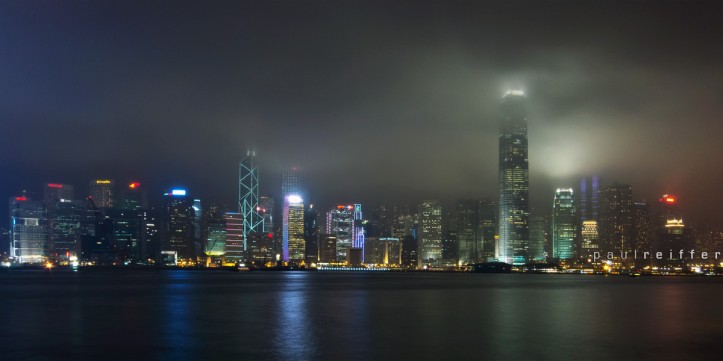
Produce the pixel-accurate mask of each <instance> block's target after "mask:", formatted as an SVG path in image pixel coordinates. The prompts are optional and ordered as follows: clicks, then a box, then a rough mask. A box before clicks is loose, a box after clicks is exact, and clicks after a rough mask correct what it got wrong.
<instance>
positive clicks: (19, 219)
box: [10, 195, 46, 263]
mask: <svg viewBox="0 0 723 361" xmlns="http://www.w3.org/2000/svg"><path fill="white" fill-rule="evenodd" d="M45 242H46V220H45V216H44V214H43V204H42V203H41V202H36V201H33V200H31V199H30V198H29V197H27V196H25V195H22V196H18V197H12V198H10V257H11V258H14V259H15V260H16V261H17V262H19V263H39V262H42V261H43V260H44V258H45V255H46V247H45Z"/></svg>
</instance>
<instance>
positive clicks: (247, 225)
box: [238, 150, 264, 251]
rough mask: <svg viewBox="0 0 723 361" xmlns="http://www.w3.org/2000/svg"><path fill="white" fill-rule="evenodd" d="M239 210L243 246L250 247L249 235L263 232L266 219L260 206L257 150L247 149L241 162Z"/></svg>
mask: <svg viewBox="0 0 723 361" xmlns="http://www.w3.org/2000/svg"><path fill="white" fill-rule="evenodd" d="M238 179H239V180H238V199H239V200H238V210H239V213H240V214H241V217H242V218H243V238H244V239H243V246H244V251H247V248H248V235H249V234H251V233H259V232H263V227H264V219H263V217H261V215H260V214H259V212H258V208H259V168H258V166H256V151H255V150H253V151H251V150H250V151H247V152H246V158H244V160H242V161H241V162H240V163H239V172H238Z"/></svg>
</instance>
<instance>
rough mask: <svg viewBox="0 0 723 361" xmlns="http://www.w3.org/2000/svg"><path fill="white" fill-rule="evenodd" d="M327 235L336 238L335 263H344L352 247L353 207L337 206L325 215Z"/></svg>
mask: <svg viewBox="0 0 723 361" xmlns="http://www.w3.org/2000/svg"><path fill="white" fill-rule="evenodd" d="M326 228H327V230H326V232H327V233H328V234H333V235H335V236H336V261H337V262H346V261H347V260H348V256H349V249H350V248H352V246H353V235H354V206H352V205H347V206H344V205H341V204H340V205H338V206H337V207H336V209H333V210H331V211H329V212H328V213H327V227H326Z"/></svg>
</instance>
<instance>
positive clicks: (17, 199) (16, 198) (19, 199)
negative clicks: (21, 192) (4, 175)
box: [15, 197, 28, 202]
mask: <svg viewBox="0 0 723 361" xmlns="http://www.w3.org/2000/svg"><path fill="white" fill-rule="evenodd" d="M15 200H16V201H18V202H25V201H27V200H28V197H15Z"/></svg>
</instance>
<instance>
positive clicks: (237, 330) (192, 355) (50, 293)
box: [0, 271, 723, 360]
mask: <svg viewBox="0 0 723 361" xmlns="http://www.w3.org/2000/svg"><path fill="white" fill-rule="evenodd" d="M16 359H17V360H145V359H162V360H216V359H223V360H257V359H259V360H450V359H464V360H702V359H708V360H723V278H702V277H700V278H696V277H678V278H676V277H669V278H663V277H650V278H646V277H641V278H629V277H596V276H561V275H558V276H556V275H517V274H507V275H484V274H441V273H439V274H432V273H311V272H252V273H231V272H200V271H125V272H121V271H109V272H79V273H73V272H56V271H53V272H50V273H48V272H43V271H11V272H2V273H0V360H16Z"/></svg>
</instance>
